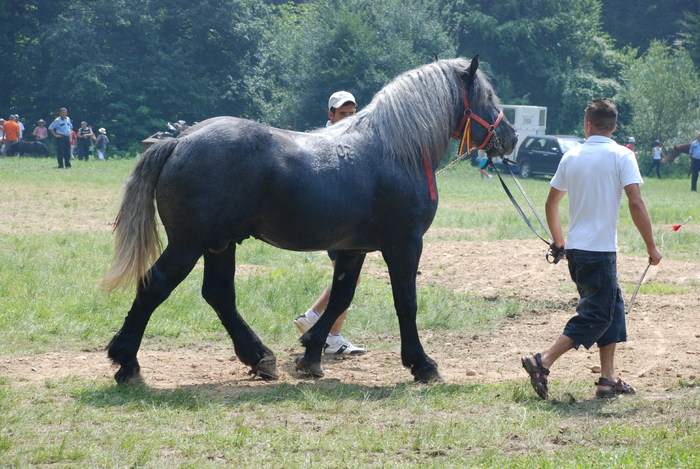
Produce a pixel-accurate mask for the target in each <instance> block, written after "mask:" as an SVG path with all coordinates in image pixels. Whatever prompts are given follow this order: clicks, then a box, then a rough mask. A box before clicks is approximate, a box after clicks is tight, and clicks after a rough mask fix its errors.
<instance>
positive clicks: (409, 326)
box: [382, 237, 442, 382]
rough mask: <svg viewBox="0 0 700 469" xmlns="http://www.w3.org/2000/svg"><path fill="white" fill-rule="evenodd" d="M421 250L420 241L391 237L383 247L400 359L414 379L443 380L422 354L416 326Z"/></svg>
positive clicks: (420, 239) (421, 244)
mask: <svg viewBox="0 0 700 469" xmlns="http://www.w3.org/2000/svg"><path fill="white" fill-rule="evenodd" d="M422 250H423V240H422V238H420V237H418V238H417V239H416V240H412V241H406V242H402V241H400V240H394V241H393V242H392V243H391V246H390V247H388V248H386V249H383V250H382V255H383V256H384V260H385V261H386V263H387V266H388V268H389V277H391V289H392V293H393V296H394V306H395V307H396V315H397V316H398V318H399V330H400V332H401V362H402V363H403V365H404V366H405V367H406V368H409V369H410V370H411V374H412V375H413V377H414V378H415V380H416V381H423V382H427V381H442V378H441V377H440V373H438V369H437V368H438V367H437V364H436V363H435V362H434V361H433V360H432V359H431V358H430V357H429V356H428V355H427V354H426V353H425V351H424V350H423V345H421V342H420V338H419V337H418V328H417V327H416V312H417V310H418V305H417V302H416V274H417V273H418V262H419V261H420V255H421V252H422Z"/></svg>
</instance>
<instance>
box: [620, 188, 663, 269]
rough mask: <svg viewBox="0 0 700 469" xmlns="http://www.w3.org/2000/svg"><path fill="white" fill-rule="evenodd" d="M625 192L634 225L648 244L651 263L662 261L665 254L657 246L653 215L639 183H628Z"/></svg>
mask: <svg viewBox="0 0 700 469" xmlns="http://www.w3.org/2000/svg"><path fill="white" fill-rule="evenodd" d="M625 194H627V201H628V205H629V210H630V215H631V216H632V221H633V222H634V226H636V227H637V231H639V234H640V235H642V239H643V240H644V244H646V247H647V253H648V254H649V262H650V263H651V265H656V264H658V263H659V262H661V258H662V257H663V255H662V254H661V251H659V248H657V247H656V242H655V241H654V232H653V230H652V227H651V217H649V212H648V211H647V206H646V204H645V203H644V199H643V198H642V192H641V191H640V190H639V184H628V185H626V186H625Z"/></svg>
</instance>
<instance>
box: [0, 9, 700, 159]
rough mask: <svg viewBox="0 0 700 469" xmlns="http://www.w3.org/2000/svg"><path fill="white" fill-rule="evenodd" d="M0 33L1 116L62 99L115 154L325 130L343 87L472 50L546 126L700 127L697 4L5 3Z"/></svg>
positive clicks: (37, 113) (665, 138) (647, 138)
mask: <svg viewBox="0 0 700 469" xmlns="http://www.w3.org/2000/svg"><path fill="white" fill-rule="evenodd" d="M0 39H1V40H2V44H3V47H2V48H0V70H2V83H3V86H1V87H0V113H1V114H2V115H3V116H4V117H7V115H9V114H19V115H20V116H22V117H23V120H24V121H25V122H26V123H29V124H30V125H29V127H30V128H31V124H32V123H33V121H35V120H37V119H39V118H44V119H47V120H49V118H51V117H52V116H55V115H56V114H57V112H58V109H59V108H60V107H62V106H65V107H68V108H69V110H70V115H71V116H72V117H73V118H74V120H78V121H80V120H86V121H88V122H89V123H90V124H91V125H99V126H100V127H106V128H108V130H109V132H110V134H111V136H112V138H111V139H112V140H113V141H114V143H115V144H116V145H117V147H119V148H121V149H132V148H137V147H138V143H139V142H140V140H141V139H143V138H145V137H146V136H148V135H149V134H151V133H153V132H155V131H157V130H162V128H163V125H164V124H165V122H166V121H170V122H172V121H176V120H180V119H182V120H186V121H187V122H189V123H192V122H194V121H200V120H204V119H206V118H208V117H212V116H216V115H235V116H241V117H245V118H249V119H254V120H257V121H261V122H265V123H268V124H270V125H274V126H276V127H283V128H294V129H297V130H306V129H309V128H311V127H317V126H321V125H323V124H324V122H325V117H324V116H325V111H326V109H325V105H326V102H327V98H328V96H329V95H330V94H331V93H332V92H333V91H336V90H338V89H346V90H348V91H351V92H352V93H353V94H354V95H355V96H356V97H357V99H358V101H359V104H360V107H362V105H363V104H366V103H368V102H369V100H370V99H371V98H372V96H373V95H374V93H376V92H377V91H378V90H379V89H380V88H381V87H382V86H384V85H385V84H386V83H387V82H388V81H389V80H391V79H392V78H393V77H395V76H396V75H398V74H400V73H402V72H404V71H406V70H408V69H411V68H414V67H417V66H419V65H421V64H424V63H426V62H428V61H430V60H433V57H435V56H437V57H441V58H448V57H454V56H466V57H471V56H473V55H475V54H477V53H478V54H480V56H481V59H482V61H481V62H482V67H483V70H484V71H485V72H486V73H487V74H488V75H489V76H490V77H491V80H492V81H493V83H494V86H495V88H496V90H497V92H498V94H499V96H500V97H501V99H502V101H503V102H504V103H507V104H531V105H539V106H547V107H548V123H547V130H548V132H549V133H561V134H575V133H579V134H580V133H581V127H582V126H581V115H582V109H583V106H584V105H585V103H586V102H587V101H588V100H590V99H593V98H597V97H609V98H612V99H614V100H615V102H617V103H618V106H619V108H620V111H621V119H620V124H619V131H618V134H619V136H620V138H623V137H625V136H626V135H635V136H637V140H638V141H639V142H640V143H642V144H643V145H648V144H649V143H650V142H651V141H652V140H654V139H659V140H661V141H662V142H665V143H666V144H667V145H670V144H672V143H678V142H681V141H685V142H687V141H690V139H691V138H693V136H694V135H693V133H694V132H695V131H697V130H698V129H700V111H698V109H696V108H697V106H696V103H697V102H698V98H700V80H699V79H698V64H700V1H699V0H690V1H688V0H683V1H681V0H662V1H659V0H657V1H655V2H653V1H651V0H639V1H637V2H634V8H632V7H631V6H630V3H629V2H627V1H623V0H606V1H601V0H557V1H554V0H501V1H498V2H484V1H475V0H451V1H448V0H383V1H382V2H376V1H374V0H315V1H306V2H303V1H300V2H288V1H272V0H201V1H199V2H187V1H184V0H171V1H169V2H163V1H158V0H84V1H81V2H69V1H67V0H28V1H24V2H14V3H11V4H7V5H6V7H5V8H3V9H0ZM397 118H400V116H397Z"/></svg>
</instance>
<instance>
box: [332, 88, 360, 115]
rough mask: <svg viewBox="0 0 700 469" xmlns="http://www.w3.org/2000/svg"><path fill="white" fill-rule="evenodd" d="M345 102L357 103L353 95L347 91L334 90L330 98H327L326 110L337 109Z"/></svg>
mask: <svg viewBox="0 0 700 469" xmlns="http://www.w3.org/2000/svg"><path fill="white" fill-rule="evenodd" d="M347 102H351V103H353V104H355V105H357V102H356V101H355V97H354V96H353V95H352V94H350V93H348V92H347V91H336V92H335V93H333V94H332V95H331V97H330V98H328V110H329V111H330V110H331V109H338V108H339V107H341V106H342V105H343V104H345V103H347Z"/></svg>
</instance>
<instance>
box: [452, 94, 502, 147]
mask: <svg viewBox="0 0 700 469" xmlns="http://www.w3.org/2000/svg"><path fill="white" fill-rule="evenodd" d="M461 85H462V102H464V115H463V116H462V120H460V121H459V125H458V126H457V129H455V131H454V133H453V134H452V138H454V139H456V140H460V141H461V143H460V145H459V156H462V155H464V154H465V151H464V148H465V147H466V148H467V151H466V153H471V152H472V150H474V149H476V150H483V149H484V148H486V146H487V145H488V144H489V142H491V138H492V137H493V135H494V134H495V133H496V127H498V124H500V123H501V120H503V111H501V112H499V113H498V117H497V118H496V121H495V122H494V123H493V124H489V123H488V122H486V121H485V120H484V119H482V118H481V117H479V116H478V115H476V114H474V113H473V112H472V110H471V109H470V108H469V98H468V97H467V89H466V88H465V87H464V83H461ZM472 119H473V120H474V121H476V122H477V123H478V124H480V125H481V126H482V127H484V128H485V129H486V130H487V133H486V137H484V141H483V142H481V145H478V146H476V147H472V146H471V141H470V140H471V123H472ZM460 133H461V134H462V136H461V138H460Z"/></svg>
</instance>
